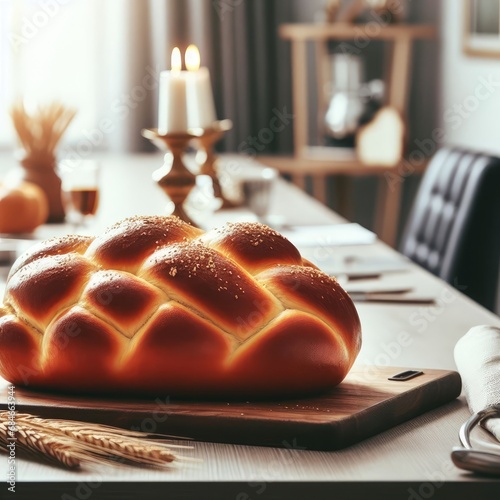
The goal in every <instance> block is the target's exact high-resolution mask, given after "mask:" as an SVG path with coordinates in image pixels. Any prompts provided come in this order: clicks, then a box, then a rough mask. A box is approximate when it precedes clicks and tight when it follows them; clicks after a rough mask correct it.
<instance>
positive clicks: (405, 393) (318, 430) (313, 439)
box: [0, 366, 461, 450]
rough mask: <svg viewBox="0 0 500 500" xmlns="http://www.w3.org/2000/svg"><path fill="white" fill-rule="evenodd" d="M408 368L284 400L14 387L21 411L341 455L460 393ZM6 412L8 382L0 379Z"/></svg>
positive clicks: (436, 374)
mask: <svg viewBox="0 0 500 500" xmlns="http://www.w3.org/2000/svg"><path fill="white" fill-rule="evenodd" d="M404 370H405V369H404V368H391V367H384V368H380V367H376V368H375V367H371V368H367V367H362V366H360V367H357V368H356V367H355V368H353V370H351V373H350V374H349V375H348V376H347V378H346V379H345V380H344V382H343V383H342V384H340V386H338V387H337V388H335V389H333V390H332V391H330V392H329V393H327V394H323V395H321V396H317V397H312V398H307V399H305V398H302V399H294V400H286V401H261V402H246V401H243V402H234V401H231V402H227V401H224V402H214V401H182V400H175V401H174V400H169V399H168V398H165V397H161V398H157V399H155V400H152V399H143V400H137V399H135V400H123V399H112V398H89V397H82V396H78V397H76V396H68V395H59V394H51V393H41V392H34V391H28V390H25V389H21V388H19V387H16V389H15V397H16V411H17V412H28V413H33V414H36V415H40V416H42V417H50V418H63V419H73V420H83V421H88V422H99V423H104V424H110V425H116V426H119V427H123V428H127V429H134V430H144V431H146V432H157V433H165V434H170V435H175V436H185V437H189V438H192V439H195V440H200V441H213V442H223V443H240V444H249V445H264V446H277V447H290V448H292V447H293V448H300V449H312V450H336V449H340V448H344V447H346V446H349V445H351V444H354V443H356V442H358V441H361V440H363V439H365V438H367V437H370V436H373V435H374V434H377V433H379V432H382V431H384V430H386V429H389V428H391V427H393V426H395V425H398V424H400V423H402V422H404V421H406V420H409V419H410V418H412V417H415V416H417V415H420V414H421V413H423V412H425V411H427V410H430V409H432V408H435V407H437V406H439V405H442V404H444V403H447V402H449V401H451V400H453V399H455V398H456V397H458V395H459V394H460V391H461V381H460V376H459V375H458V373H456V372H452V371H443V370H423V372H424V373H423V374H422V375H420V376H418V377H416V378H412V379H411V380H406V381H391V380H388V377H390V376H392V375H395V374H397V373H399V372H401V371H404ZM0 381H1V383H2V384H3V386H2V387H0V394H1V398H0V408H2V409H5V407H6V398H7V385H8V383H7V382H5V381H3V380H2V379H0Z"/></svg>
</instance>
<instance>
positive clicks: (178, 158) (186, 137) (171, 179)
mask: <svg viewBox="0 0 500 500" xmlns="http://www.w3.org/2000/svg"><path fill="white" fill-rule="evenodd" d="M201 133H203V130H202V129H200V134H201ZM200 134H198V131H197V130H193V131H186V132H169V133H167V134H165V135H161V134H160V133H159V132H158V129H151V128H147V129H143V130H142V136H143V137H145V138H146V139H149V140H150V141H151V142H152V143H153V144H155V145H157V144H158V141H163V142H164V143H165V144H166V145H167V148H168V152H167V154H166V155H165V163H164V164H163V166H162V167H160V168H159V169H158V170H155V171H154V172H153V180H154V181H155V182H157V183H158V185H159V186H160V187H161V188H162V189H163V191H164V192H165V194H166V195H167V196H168V197H169V198H170V200H171V201H172V202H173V204H174V211H173V212H172V215H176V216H177V217H179V218H180V219H182V220H183V221H185V222H188V223H190V224H192V225H193V226H195V227H196V226H197V224H196V223H195V222H194V221H193V220H191V218H190V217H189V216H188V214H187V213H186V211H185V210H184V202H185V201H186V198H187V197H188V195H189V193H190V191H191V189H193V187H194V186H195V184H196V175H195V174H193V173H192V172H191V171H190V170H188V168H187V167H186V165H184V162H183V159H182V156H183V154H184V151H185V150H186V148H187V146H188V144H189V143H190V142H191V141H192V140H193V139H195V138H199V137H200Z"/></svg>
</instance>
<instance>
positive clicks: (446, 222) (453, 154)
mask: <svg viewBox="0 0 500 500" xmlns="http://www.w3.org/2000/svg"><path fill="white" fill-rule="evenodd" d="M400 249H401V251H402V253H403V254H405V255H406V256H407V257H409V258H410V259H412V260H413V261H414V262H416V263H417V264H420V265H421V266H422V267H424V268H425V269H427V270H428V271H430V272H431V273H433V274H435V275H437V276H439V277H440V278H442V279H444V280H445V281H447V282H448V283H450V284H451V285H453V286H455V287H456V288H458V289H459V290H461V291H462V292H463V293H465V294H466V295H468V296H469V297H471V298H472V299H474V300H475V301H476V302H478V303H480V304H482V305H483V306H484V307H486V308H488V309H490V310H492V311H493V310H495V307H496V296H497V292H498V282H499V270H500V158H496V157H493V156H488V155H483V154H477V153H473V152H470V151H463V150H460V149H458V148H443V149H441V150H439V151H438V152H437V153H436V154H435V155H434V157H433V158H432V159H431V161H430V164H429V166H428V168H427V171H426V173H425V175H424V177H423V179H422V183H421V185H420V188H419V190H418V193H417V196H416V199H415V203H414V206H413V209H412V212H411V214H410V217H409V219H408V223H407V225H406V230H405V232H404V234H403V238H402V244H401V248H400Z"/></svg>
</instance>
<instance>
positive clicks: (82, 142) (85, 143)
mask: <svg viewBox="0 0 500 500" xmlns="http://www.w3.org/2000/svg"><path fill="white" fill-rule="evenodd" d="M160 71H161V68H160V65H159V64H157V65H156V66H155V67H151V66H149V65H148V66H146V68H145V72H144V75H143V77H142V79H141V81H140V83H139V84H137V85H135V86H134V87H132V88H131V89H130V91H129V92H128V93H122V94H121V95H120V96H119V97H117V98H116V99H114V100H113V101H112V102H111V105H110V106H111V116H108V117H105V118H101V120H99V123H98V124H97V126H96V127H94V128H92V129H84V130H82V131H81V136H82V137H81V138H80V139H79V140H78V142H77V143H76V144H75V145H74V146H70V147H66V148H63V149H62V152H63V155H62V157H64V163H63V166H62V167H61V168H63V172H64V171H65V170H72V169H74V168H75V167H76V165H77V163H78V161H80V160H82V159H84V158H86V157H88V156H90V155H91V154H92V152H93V151H94V150H95V149H97V148H99V147H101V146H103V145H104V142H105V140H106V136H107V135H109V134H112V133H113V132H115V131H116V129H117V125H118V123H120V122H123V121H124V120H126V119H127V118H128V116H129V115H130V113H131V112H132V110H134V109H136V108H137V106H139V105H140V103H141V102H143V101H144V100H145V99H146V97H147V96H148V95H149V93H150V92H152V91H153V90H156V89H157V88H158V84H159V83H158V82H159V78H160V77H159V75H160Z"/></svg>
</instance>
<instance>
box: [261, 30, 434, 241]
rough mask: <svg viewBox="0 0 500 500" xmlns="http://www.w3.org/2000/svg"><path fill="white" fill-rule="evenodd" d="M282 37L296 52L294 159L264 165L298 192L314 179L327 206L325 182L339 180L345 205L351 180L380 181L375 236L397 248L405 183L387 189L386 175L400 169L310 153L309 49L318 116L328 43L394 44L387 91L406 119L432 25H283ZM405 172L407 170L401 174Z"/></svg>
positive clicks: (315, 190)
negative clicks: (413, 77) (415, 66)
mask: <svg viewBox="0 0 500 500" xmlns="http://www.w3.org/2000/svg"><path fill="white" fill-rule="evenodd" d="M279 34H280V36H281V37H282V38H283V39H286V40H290V42H291V49H292V90H293V111H294V115H295V117H294V121H293V127H294V156H293V157H261V158H260V160H261V161H262V162H263V163H266V164H268V165H270V166H273V167H275V168H277V169H278V170H280V172H282V173H287V174H289V175H290V176H291V177H292V180H293V181H294V182H295V183H296V184H297V185H298V186H300V187H304V185H305V176H306V175H310V176H311V177H312V180H313V194H314V195H315V197H316V198H317V199H318V200H320V201H322V202H325V201H326V177H327V176H329V175H339V176H340V177H339V179H338V180H339V182H338V183H337V184H339V189H338V193H337V194H338V196H339V199H340V202H341V205H342V203H343V204H346V203H347V202H348V199H347V198H348V197H347V196H346V193H347V192H348V189H349V188H348V185H347V181H348V178H349V177H351V176H377V177H378V178H379V182H378V195H377V206H376V209H375V231H376V232H377V234H378V236H379V237H380V238H381V239H382V240H383V241H385V242H386V243H388V244H390V245H392V246H394V245H395V243H396V235H397V227H398V221H399V218H398V214H399V205H400V198H401V187H402V183H392V184H391V185H390V186H389V183H388V181H387V174H388V173H390V172H392V173H396V172H398V171H400V169H401V165H396V166H395V167H390V168H388V167H382V166H380V167H376V166H375V167H374V166H366V165H364V164H362V163H361V162H360V161H358V160H356V159H352V160H345V159H342V160H335V159H331V160H330V159H328V160H327V159H318V158H317V156H316V155H312V154H311V153H310V150H311V148H310V146H309V144H308V142H309V141H308V136H309V120H308V96H309V92H308V71H307V44H308V43H311V42H312V43H313V44H314V47H315V55H316V70H317V71H316V84H317V89H318V97H319V101H320V111H321V107H322V106H323V104H322V103H321V101H322V97H323V96H322V92H323V90H322V89H324V84H325V82H326V81H327V80H326V78H327V70H326V68H327V60H328V46H327V44H328V41H330V40H345V41H348V40H356V39H361V38H362V37H364V38H362V39H369V40H384V41H387V42H390V43H391V45H392V53H391V61H390V70H389V75H388V82H387V85H388V92H387V93H386V94H387V99H386V104H387V105H389V106H393V107H394V108H396V109H397V110H398V111H399V112H400V113H401V114H402V115H403V116H405V115H406V113H405V110H406V105H407V99H408V86H409V85H408V84H409V78H410V69H411V67H410V66H411V64H410V62H411V50H412V46H413V42H414V41H415V40H417V39H431V38H434V37H435V36H436V29H435V27H434V26H429V25H408V24H395V25H385V26H383V25H375V24H374V23H373V24H371V25H370V24H368V25H365V24H348V23H331V24H285V25H282V26H280V29H279ZM425 166H426V162H423V163H420V164H418V165H412V167H413V168H414V172H415V173H421V172H423V171H424V170H425ZM401 171H405V170H404V169H401Z"/></svg>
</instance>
